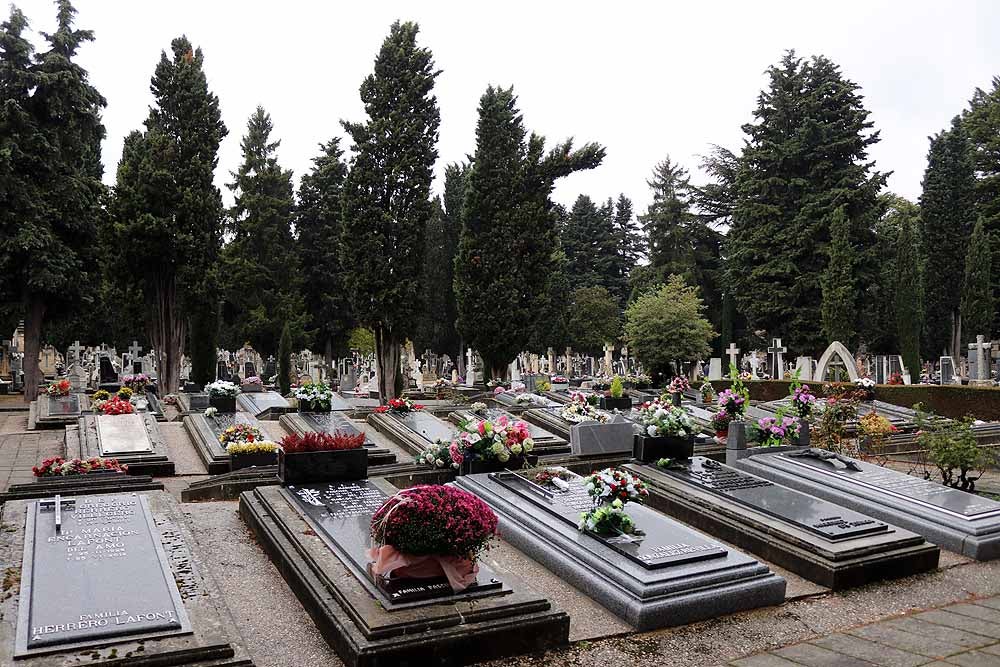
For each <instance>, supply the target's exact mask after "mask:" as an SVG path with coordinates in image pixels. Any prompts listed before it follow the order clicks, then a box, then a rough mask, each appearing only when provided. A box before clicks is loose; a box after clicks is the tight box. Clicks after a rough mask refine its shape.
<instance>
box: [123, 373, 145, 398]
mask: <svg viewBox="0 0 1000 667" xmlns="http://www.w3.org/2000/svg"><path fill="white" fill-rule="evenodd" d="M122 384H123V385H125V386H126V387H128V388H129V389H131V390H132V391H133V392H135V393H137V394H144V393H146V385H148V384H149V376H148V375H146V374H145V373H137V374H135V375H123V376H122Z"/></svg>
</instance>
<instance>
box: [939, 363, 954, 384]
mask: <svg viewBox="0 0 1000 667" xmlns="http://www.w3.org/2000/svg"><path fill="white" fill-rule="evenodd" d="M940 363H941V384H951V383H953V382H954V381H955V361H954V360H953V359H952V358H951V357H941V362H940Z"/></svg>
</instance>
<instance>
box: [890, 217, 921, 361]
mask: <svg viewBox="0 0 1000 667" xmlns="http://www.w3.org/2000/svg"><path fill="white" fill-rule="evenodd" d="M917 234H918V229H917V222H916V220H915V219H914V217H913V216H910V215H904V216H902V219H901V220H900V224H899V236H898V238H897V240H896V257H895V262H894V265H895V269H896V284H895V286H894V287H895V290H894V293H895V294H894V296H895V301H894V304H893V305H894V308H893V310H894V312H895V317H896V337H897V339H898V340H899V353H900V354H901V355H902V357H903V364H904V365H905V366H906V368H907V369H909V371H910V374H911V375H912V376H913V377H917V376H918V375H919V373H920V331H921V329H922V328H923V275H922V271H921V266H920V242H919V238H918V236H917Z"/></svg>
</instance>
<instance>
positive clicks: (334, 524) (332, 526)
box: [286, 480, 502, 608]
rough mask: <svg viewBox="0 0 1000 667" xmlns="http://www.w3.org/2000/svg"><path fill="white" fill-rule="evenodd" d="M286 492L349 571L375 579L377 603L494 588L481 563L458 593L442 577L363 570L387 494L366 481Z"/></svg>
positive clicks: (493, 579)
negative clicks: (375, 517)
mask: <svg viewBox="0 0 1000 667" xmlns="http://www.w3.org/2000/svg"><path fill="white" fill-rule="evenodd" d="M286 493H287V494H288V495H289V496H290V497H291V498H292V499H293V502H294V506H295V507H296V509H298V511H299V512H300V513H301V514H302V515H303V517H305V519H306V521H307V522H309V524H311V525H312V526H313V529H314V530H315V531H316V534H317V535H319V536H320V539H322V540H323V542H325V543H326V545H327V546H328V547H329V548H330V549H331V550H333V552H334V553H335V554H337V556H338V558H340V559H341V561H343V562H344V563H345V564H346V565H348V566H349V567H350V568H351V570H352V571H353V572H354V574H355V576H357V577H358V578H359V579H361V580H362V581H365V582H370V583H374V584H375V588H376V589H377V590H378V592H379V594H380V598H381V600H382V602H383V604H385V605H386V606H387V607H389V608H395V607H397V606H399V605H407V604H408V603H411V604H412V603H420V602H426V601H428V600H440V599H441V598H445V599H455V598H467V597H478V596H481V595H484V594H495V593H497V592H500V589H501V587H502V584H501V582H500V580H499V579H498V578H497V577H496V576H495V575H494V573H493V572H492V570H490V568H489V567H488V566H487V565H486V564H485V563H482V562H480V563H479V577H478V581H477V583H475V584H473V585H472V586H470V587H469V588H467V589H465V590H464V591H461V592H460V593H458V594H456V593H453V592H452V590H451V586H450V585H449V584H448V580H447V579H446V578H445V577H443V576H442V577H432V578H426V579H411V578H398V579H390V578H387V577H382V576H377V577H376V576H373V575H372V574H371V572H370V571H369V569H368V566H369V562H370V561H369V558H368V556H367V554H366V551H367V550H368V548H369V547H370V546H371V536H370V534H369V533H370V526H371V520H372V515H373V514H374V513H375V512H376V511H377V510H378V508H380V507H381V506H382V504H383V503H384V502H385V501H386V500H387V499H388V497H389V496H388V495H387V494H386V493H385V492H383V491H382V490H381V489H379V488H378V487H376V486H375V485H374V484H372V483H371V482H369V481H367V480H362V481H359V482H340V483H335V484H308V485H304V486H289V487H287V489H286Z"/></svg>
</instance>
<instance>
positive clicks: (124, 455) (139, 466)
mask: <svg viewBox="0 0 1000 667" xmlns="http://www.w3.org/2000/svg"><path fill="white" fill-rule="evenodd" d="M65 442H66V453H67V456H70V457H76V456H79V457H80V458H84V459H87V458H91V457H99V458H103V459H118V461H119V462H120V463H126V464H128V467H129V473H130V474H134V475H153V476H155V477H163V476H170V475H173V474H174V473H175V466H174V462H173V461H171V460H170V456H169V452H168V450H167V445H166V441H165V440H164V438H163V434H162V433H160V428H159V426H158V425H157V422H156V417H155V416H154V415H152V414H151V413H148V412H136V413H132V414H130V415H84V416H82V417H80V419H79V420H78V421H77V428H76V429H75V430H73V431H71V430H70V429H68V428H67V429H66V435H65Z"/></svg>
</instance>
